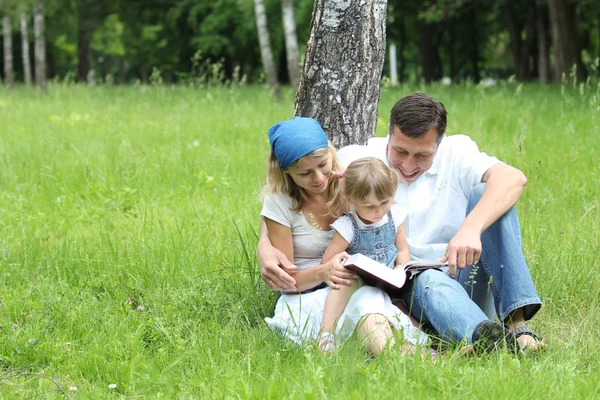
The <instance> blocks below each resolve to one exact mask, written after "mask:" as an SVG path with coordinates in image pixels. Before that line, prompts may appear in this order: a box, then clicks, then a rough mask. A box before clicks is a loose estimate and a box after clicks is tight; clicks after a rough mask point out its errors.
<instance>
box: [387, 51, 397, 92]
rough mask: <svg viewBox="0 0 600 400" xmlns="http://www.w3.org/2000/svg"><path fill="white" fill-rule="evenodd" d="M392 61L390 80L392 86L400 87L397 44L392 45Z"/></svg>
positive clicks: (390, 55)
mask: <svg viewBox="0 0 600 400" xmlns="http://www.w3.org/2000/svg"><path fill="white" fill-rule="evenodd" d="M388 58H389V60H390V79H391V81H392V86H398V56H397V54H396V43H390V51H389V56H388Z"/></svg>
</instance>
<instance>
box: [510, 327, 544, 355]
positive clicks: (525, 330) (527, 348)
mask: <svg viewBox="0 0 600 400" xmlns="http://www.w3.org/2000/svg"><path fill="white" fill-rule="evenodd" d="M512 333H513V334H514V336H515V342H516V345H517V346H518V347H519V349H520V352H521V353H523V354H524V353H525V352H534V353H535V352H537V351H539V350H542V349H543V348H544V346H545V344H544V342H543V341H542V339H541V338H540V337H539V336H538V335H537V334H536V333H535V332H534V331H533V330H532V329H531V328H530V327H529V326H527V325H521V326H518V327H516V328H515V329H514V330H513V331H512ZM521 336H531V337H532V338H533V339H534V341H535V342H534V343H532V344H525V345H523V346H521V345H519V342H518V341H517V339H518V338H520V337H521Z"/></svg>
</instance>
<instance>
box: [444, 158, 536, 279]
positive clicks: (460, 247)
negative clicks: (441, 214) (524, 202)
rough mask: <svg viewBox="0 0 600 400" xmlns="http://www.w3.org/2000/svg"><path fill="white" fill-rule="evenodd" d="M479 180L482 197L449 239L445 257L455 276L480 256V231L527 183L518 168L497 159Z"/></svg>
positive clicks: (451, 273)
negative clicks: (482, 186) (481, 186)
mask: <svg viewBox="0 0 600 400" xmlns="http://www.w3.org/2000/svg"><path fill="white" fill-rule="evenodd" d="M481 182H486V183H487V184H486V187H485V190H484V191H483V194H482V196H481V199H480V200H479V202H478V203H477V205H476V206H475V208H473V210H472V211H471V212H470V213H469V215H468V216H467V217H466V218H465V220H464V221H463V223H462V225H461V226H460V229H459V230H458V232H456V235H454V237H453V238H452V240H451V241H450V243H448V248H447V249H446V253H445V254H444V257H442V259H441V260H440V261H442V262H445V261H448V265H449V270H448V272H449V273H450V275H451V276H452V277H454V276H456V268H457V267H458V268H459V269H463V268H464V267H465V266H467V265H473V264H474V263H476V262H477V261H479V257H480V256H481V233H482V232H483V231H485V230H486V229H487V228H488V227H489V226H490V225H492V224H493V223H494V222H496V221H497V220H498V219H499V218H500V217H501V216H503V215H504V214H505V213H506V212H507V211H508V210H509V209H510V208H511V207H513V206H514V205H515V204H516V203H517V201H518V200H519V198H520V197H521V194H522V193H523V189H524V188H525V185H526V184H527V178H526V177H525V175H524V174H523V172H521V171H520V170H518V169H516V168H514V167H511V166H510V165H507V164H503V163H499V164H496V165H494V166H493V167H491V168H490V169H488V170H487V171H486V172H485V174H484V175H483V177H482V178H481Z"/></svg>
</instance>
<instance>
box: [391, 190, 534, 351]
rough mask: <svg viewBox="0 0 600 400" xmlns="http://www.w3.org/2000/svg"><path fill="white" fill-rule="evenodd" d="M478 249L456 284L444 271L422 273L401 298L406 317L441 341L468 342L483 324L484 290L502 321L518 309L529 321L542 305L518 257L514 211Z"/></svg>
mask: <svg viewBox="0 0 600 400" xmlns="http://www.w3.org/2000/svg"><path fill="white" fill-rule="evenodd" d="M484 189H485V183H482V184H479V185H477V186H476V187H475V188H473V190H472V191H471V193H470V196H469V202H468V206H467V210H466V213H467V214H469V212H471V210H472V209H473V208H474V207H475V205H476V204H477V202H478V201H479V199H480V198H481V195H482V193H483V190H484ZM481 244H482V253H481V257H480V261H479V262H478V263H477V264H475V266H470V267H467V268H465V269H463V270H462V271H459V273H457V277H456V280H455V279H452V278H451V277H450V276H449V275H448V274H447V273H446V272H441V271H437V270H429V271H425V272H422V273H421V274H419V275H418V276H417V277H415V281H414V282H413V285H412V290H407V291H406V292H405V293H404V296H403V297H402V300H403V301H404V302H405V303H406V305H407V306H408V307H409V309H410V310H411V314H412V315H413V316H414V317H415V318H417V319H420V320H421V321H422V322H425V323H429V324H430V325H431V326H432V327H433V328H434V329H435V330H436V331H437V332H438V333H439V334H440V335H441V336H442V338H443V339H444V340H448V341H453V340H457V341H460V340H463V339H466V340H467V342H469V343H470V342H471V337H472V335H473V330H474V329H475V327H476V326H477V325H478V324H479V323H481V322H482V321H485V320H487V319H488V317H487V316H486V315H485V313H484V312H483V311H482V309H483V308H484V307H485V301H486V298H487V293H488V289H491V291H492V293H493V295H494V303H495V304H494V305H495V309H496V312H497V316H498V318H499V319H500V320H502V321H504V320H505V319H506V318H507V317H508V316H509V314H510V313H511V312H512V311H514V310H515V309H518V308H523V313H524V316H525V319H530V318H532V317H533V316H534V315H535V313H537V311H538V310H539V309H540V307H541V305H542V302H541V300H540V298H539V297H538V295H537V292H536V290H535V287H534V285H533V280H532V279H531V274H530V272H529V267H528V266H527V263H526V262H525V257H524V256H523V250H522V245H521V233H520V226H519V219H518V217H517V211H516V210H515V208H514V207H513V208H511V209H510V210H509V211H508V212H507V213H506V214H504V215H503V216H502V217H500V219H498V220H497V221H496V222H495V223H493V224H492V225H491V226H490V227H489V228H488V229H486V230H485V231H484V232H483V233H482V234H481Z"/></svg>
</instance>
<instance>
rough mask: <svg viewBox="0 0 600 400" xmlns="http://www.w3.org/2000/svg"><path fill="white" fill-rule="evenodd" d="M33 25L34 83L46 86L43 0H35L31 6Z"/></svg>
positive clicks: (42, 86)
mask: <svg viewBox="0 0 600 400" xmlns="http://www.w3.org/2000/svg"><path fill="white" fill-rule="evenodd" d="M33 27H34V35H35V46H34V59H35V83H36V85H38V86H39V87H41V88H45V87H46V32H45V31H46V27H45V23H44V1H43V0H35V5H34V8H33Z"/></svg>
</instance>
